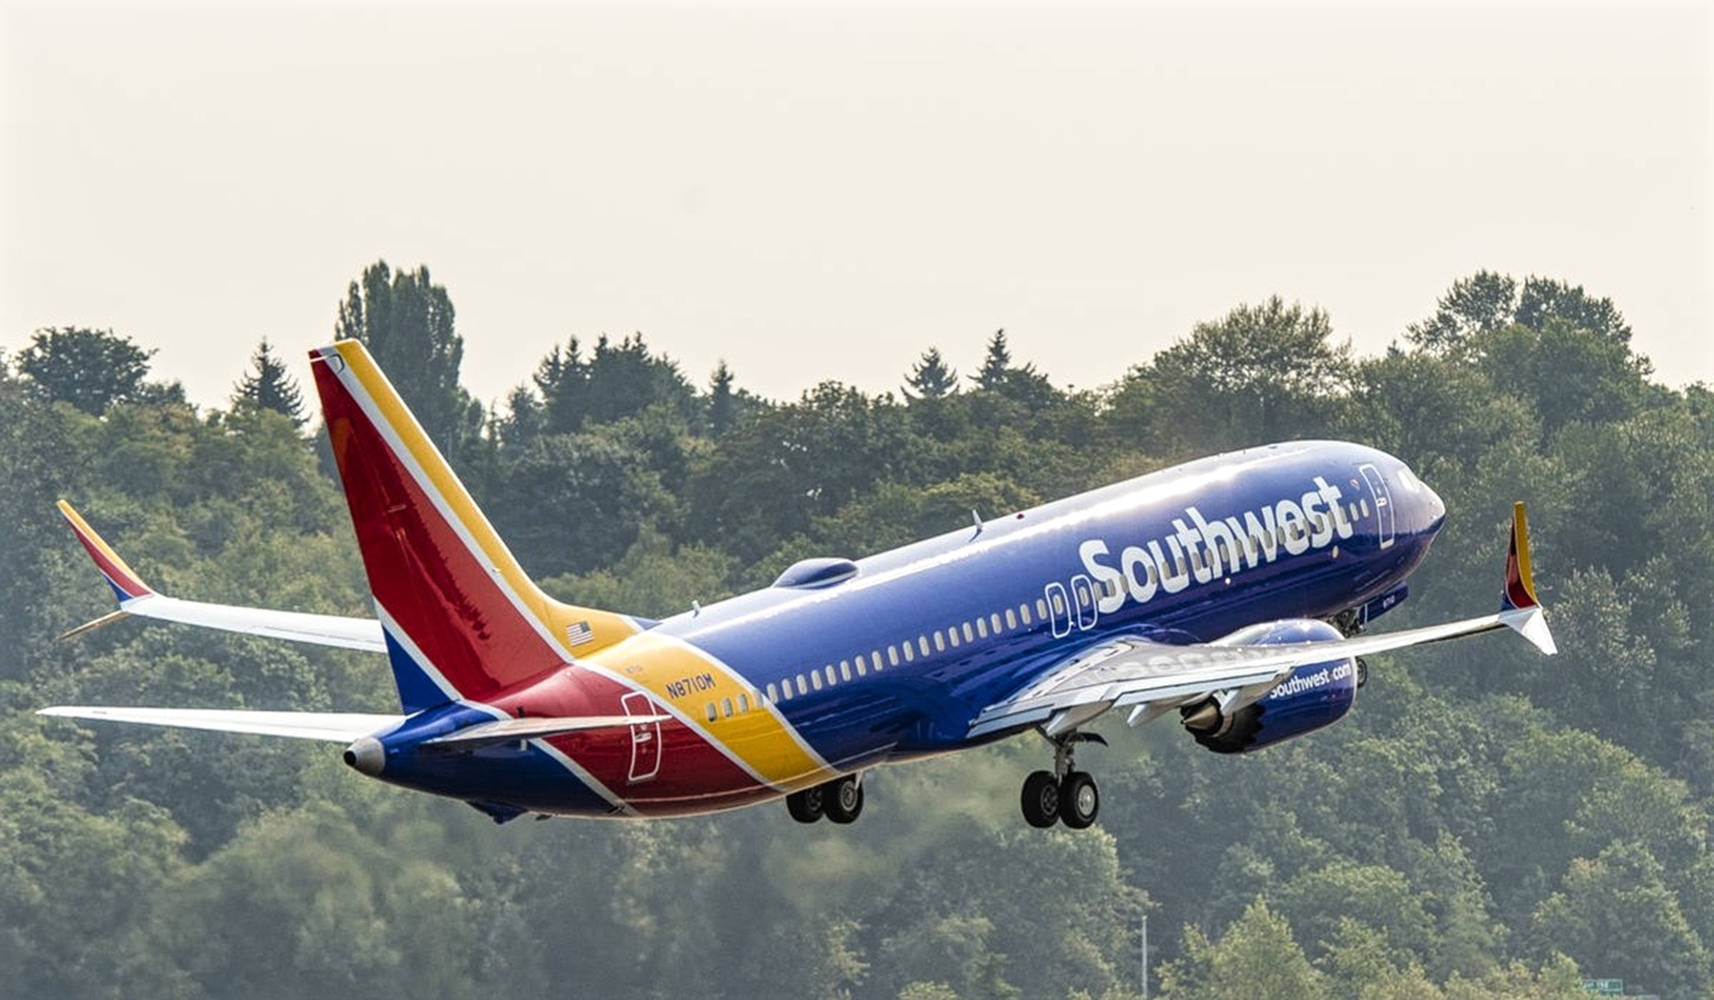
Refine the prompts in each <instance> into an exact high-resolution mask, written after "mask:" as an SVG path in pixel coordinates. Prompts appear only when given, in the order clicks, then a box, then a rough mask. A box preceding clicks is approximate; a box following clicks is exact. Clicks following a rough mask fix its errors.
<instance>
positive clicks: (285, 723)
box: [36, 705, 405, 743]
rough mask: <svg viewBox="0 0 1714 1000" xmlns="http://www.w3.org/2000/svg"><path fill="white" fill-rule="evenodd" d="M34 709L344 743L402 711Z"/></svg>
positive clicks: (397, 718)
mask: <svg viewBox="0 0 1714 1000" xmlns="http://www.w3.org/2000/svg"><path fill="white" fill-rule="evenodd" d="M36 714H37V715H55V716H59V717H61V718H68V719H98V720H101V721H105V722H140V723H142V724H144V725H147V726H177V727H179V728H181V729H212V730H215V731H217V732H222V733H255V734H257V735H259V736H290V737H294V738H296V739H300V740H326V741H328V742H330V743H350V742H351V741H352V740H355V739H358V738H359V737H363V736H369V735H371V734H373V733H378V732H381V731H382V730H387V729H393V728H395V727H396V726H398V725H399V723H401V722H404V721H405V717H404V716H402V715H365V714H360V713H356V712H249V711H242V710H238V709H206V708H101V707H97V706H91V705H56V706H54V707H53V708H43V709H39V710H37V712H36Z"/></svg>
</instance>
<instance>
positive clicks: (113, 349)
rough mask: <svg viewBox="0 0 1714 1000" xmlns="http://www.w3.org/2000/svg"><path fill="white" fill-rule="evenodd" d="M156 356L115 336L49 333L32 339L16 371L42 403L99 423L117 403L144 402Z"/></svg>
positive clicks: (63, 330)
mask: <svg viewBox="0 0 1714 1000" xmlns="http://www.w3.org/2000/svg"><path fill="white" fill-rule="evenodd" d="M154 353H155V352H154V351H145V350H143V349H142V348H141V347H138V346H137V345H136V344H135V343H132V341H131V338H130V337H122V336H118V335H116V334H115V333H114V332H113V331H112V330H91V329H88V328H86V327H77V326H63V327H48V328H46V329H42V330H37V331H36V332H35V333H34V334H32V335H31V336H30V345H29V346H28V347H26V348H24V349H23V350H22V351H20V352H18V360H17V365H18V371H19V373H20V374H22V375H23V376H24V378H25V379H27V380H28V381H29V383H30V385H31V386H32V387H34V389H35V392H36V394H37V395H39V396H40V397H41V398H43V399H46V400H47V401H49V402H63V403H70V404H71V405H72V406H75V407H76V408H78V409H80V410H82V411H83V412H85V413H88V414H91V415H92V416H97V417H99V416H101V415H102V414H103V413H106V412H107V408H108V407H110V406H112V405H113V404H115V403H126V402H135V401H137V400H139V399H141V398H142V397H143V396H144V394H145V383H144V379H145V378H147V377H148V374H149V358H150V357H152V356H153V355H154Z"/></svg>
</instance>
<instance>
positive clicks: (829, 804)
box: [821, 774, 863, 823]
mask: <svg viewBox="0 0 1714 1000" xmlns="http://www.w3.org/2000/svg"><path fill="white" fill-rule="evenodd" d="M821 790H822V797H821V801H822V807H823V810H822V811H823V812H825V813H826V814H827V818H828V819H830V820H832V821H833V822H835V823H850V822H851V821H853V820H855V819H856V818H857V817H858V816H860V815H862V813H863V782H862V781H861V780H860V779H859V776H858V775H855V774H853V775H848V776H846V777H844V778H839V779H837V780H834V781H830V782H828V783H827V784H825V785H822V786H821Z"/></svg>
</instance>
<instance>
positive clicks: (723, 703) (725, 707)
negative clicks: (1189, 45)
mask: <svg viewBox="0 0 1714 1000" xmlns="http://www.w3.org/2000/svg"><path fill="white" fill-rule="evenodd" d="M720 709H721V711H722V712H724V713H725V715H726V717H727V718H728V719H730V718H732V699H731V698H722V699H720Z"/></svg>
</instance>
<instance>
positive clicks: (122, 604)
mask: <svg viewBox="0 0 1714 1000" xmlns="http://www.w3.org/2000/svg"><path fill="white" fill-rule="evenodd" d="M59 510H60V513H61V514H63V515H65V519H66V522H67V523H69V524H70V525H71V530H72V531H73V532H74V533H76V535H77V540H78V541H79V542H81V543H83V547H84V549H85V550H86V551H87V552H88V553H89V557H90V558H91V559H92V560H94V561H95V567H96V568H97V569H99V570H100V571H101V575H102V576H103V577H105V578H106V580H107V585H108V586H109V587H112V588H113V594H114V596H115V597H117V598H118V599H119V610H118V611H115V612H112V613H110V614H107V615H103V616H102V617H100V618H97V619H95V620H94V621H91V622H86V623H84V624H82V625H79V626H78V627H77V628H74V629H72V630H70V631H69V632H66V633H65V634H64V635H62V636H60V638H62V639H64V638H70V637H71V636H74V635H78V634H80V633H82V632H87V631H89V630H90V629H93V628H99V627H100V626H102V625H107V624H110V623H112V622H115V621H118V620H119V619H121V618H127V617H130V616H133V615H135V616H137V617H139V618H154V619H157V620H160V621H169V622H179V623H181V624H184V625H200V626H202V627H204V628H214V629H221V630H223V631H227V632H243V633H246V634H249V635H262V636H268V637H270V638H274V639H290V640H292V641H293V642H308V643H314V644H316V645H320V646H337V647H340V648H343V649H362V650H368V651H369V652H372V653H384V652H386V651H387V645H386V641H385V640H384V639H382V637H381V623H380V622H378V621H376V620H375V619H373V618H342V617H339V616H337V615H314V614H305V613H302V612H298V611H274V610H271V609H268V608H245V607H238V606H236V605H230V604H208V603H204V602H202V601H185V600H180V599H179V598H176V597H167V596H166V595H164V594H159V593H156V592H155V591H154V589H153V588H151V587H150V586H149V585H148V584H146V583H144V582H143V581H142V578H140V577H139V576H137V574H136V572H134V571H133V570H132V569H131V567H130V566H128V565H126V563H125V560H124V559H122V558H120V557H119V553H117V552H115V551H113V548H112V546H110V545H108V544H107V542H106V541H105V540H104V539H103V538H102V537H101V536H100V535H98V534H96V533H95V529H93V528H91V527H90V526H89V524H88V523H87V522H85V521H84V519H83V518H82V517H80V516H78V513H77V511H75V510H73V509H72V506H71V504H69V503H66V502H65V501H64V500H61V501H60V502H59Z"/></svg>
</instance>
